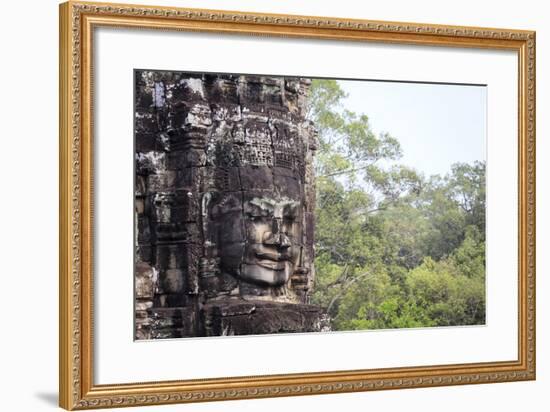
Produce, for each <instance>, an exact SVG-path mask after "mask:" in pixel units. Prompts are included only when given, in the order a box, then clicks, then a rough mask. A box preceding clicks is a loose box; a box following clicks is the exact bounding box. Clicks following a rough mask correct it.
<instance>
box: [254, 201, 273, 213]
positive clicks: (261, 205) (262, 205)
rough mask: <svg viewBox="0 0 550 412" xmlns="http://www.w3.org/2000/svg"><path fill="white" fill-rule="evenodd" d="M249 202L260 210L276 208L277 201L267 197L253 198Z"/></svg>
mask: <svg viewBox="0 0 550 412" xmlns="http://www.w3.org/2000/svg"><path fill="white" fill-rule="evenodd" d="M249 204H250V205H251V206H254V207H256V208H258V209H260V210H271V211H272V210H274V209H275V203H274V202H272V201H269V200H266V199H252V200H251V201H250V202H249Z"/></svg>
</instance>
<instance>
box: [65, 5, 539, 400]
mask: <svg viewBox="0 0 550 412" xmlns="http://www.w3.org/2000/svg"><path fill="white" fill-rule="evenodd" d="M99 26H111V27H113V26H115V27H132V28H149V29H159V30H180V31H201V32H216V33H221V34H231V33H237V34H250V35H260V36H284V37H297V38H310V39H338V40H343V41H368V42H383V43H398V44H407V45H423V46H426V45H433V46H446V47H463V48H481V49H506V50H512V51H515V52H516V53H517V55H518V59H519V60H518V63H519V64H518V67H519V73H518V80H519V83H518V90H519V93H518V107H519V111H518V124H519V129H518V149H519V170H518V182H519V187H518V199H519V205H518V206H519V232H518V239H519V251H518V258H519V273H518V282H519V288H518V290H519V295H518V303H519V305H518V312H517V313H518V326H519V327H518V329H519V331H518V336H517V339H518V349H519V350H518V358H517V360H515V361H503V362H485V363H471V364H452V365H434V366H420V367H398V368H388V369H367V370H342V371H332V372H319V373H317V372H316V373H297V374H296V373H293V374H283V375H263V376H252V377H215V378H212V379H196V380H185V381H163V382H148V383H133V384H113V385H96V384H94V379H93V376H94V367H93V365H94V355H93V353H94V352H93V322H92V319H93V318H92V317H93V313H94V308H93V300H92V296H93V267H92V254H93V219H94V215H93V196H92V189H93V172H94V169H93V164H94V162H93V150H92V148H93V145H92V128H93V124H92V109H93V108H92V97H91V93H92V69H93V59H92V49H93V30H94V28H96V27H99ZM59 178H60V183H59V185H60V199H59V202H60V215H59V216H60V257H59V258H60V280H59V281H60V308H59V309H60V310H59V314H60V317H59V321H60V335H59V337H60V364H59V404H60V406H61V407H63V408H65V409H68V410H76V409H91V408H106V407H122V406H139V405H161V404H171V403H183V402H200V401H214V400H229V399H251V398H266V397H279V396H295V395H308V394H326V393H343V392H355V391H370V390H383V389H398V388H416V387H431V386H444V385H465V384H475V383H492V382H507V381H519V380H533V379H535V32H533V31H524V30H508V29H492V28H477V27H458V26H443V25H431V24H417V23H396V22H384V21H368V20H353V19H337V18H330V17H307V16H291V15H275V14H256V13H245V12H233V11H212V10H198V9H182V8H173V7H156V6H141V5H140V6H134V5H128V4H108V3H90V2H79V1H69V2H66V3H63V4H61V5H60V176H59Z"/></svg>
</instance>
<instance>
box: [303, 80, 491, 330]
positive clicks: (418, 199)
mask: <svg viewBox="0 0 550 412" xmlns="http://www.w3.org/2000/svg"><path fill="white" fill-rule="evenodd" d="M345 97H346V94H345V92H344V91H343V90H342V89H341V88H340V86H339V85H338V82H337V81H336V80H314V81H313V82H312V87H311V90H310V112H309V117H310V118H311V120H313V121H314V122H315V124H316V126H317V128H318V130H319V149H318V152H317V156H316V160H315V161H316V163H315V169H316V170H315V172H316V191H317V204H316V232H315V233H316V258H315V267H316V279H315V287H314V293H313V295H312V303H315V304H318V305H321V306H323V307H325V308H326V309H327V312H328V314H329V316H330V318H331V322H332V328H333V330H350V329H379V328H407V327H425V326H451V325H473V324H483V323H484V322H485V162H481V161H476V162H474V163H473V164H466V163H456V164H453V165H449V166H450V170H449V172H448V173H447V174H446V175H445V176H439V175H435V176H429V177H426V176H424V175H423V174H422V173H420V172H419V171H417V170H415V169H414V168H412V167H409V166H406V165H402V164H400V163H399V161H400V159H401V157H402V148H401V145H400V144H399V141H398V140H397V139H396V138H395V137H393V136H391V135H390V134H388V133H380V134H375V133H374V132H373V130H372V128H371V125H370V123H369V118H368V116H367V115H365V114H358V113H354V112H351V111H349V110H347V109H345V107H344V105H343V100H344V99H345Z"/></svg>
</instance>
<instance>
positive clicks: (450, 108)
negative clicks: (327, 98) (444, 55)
mask: <svg viewBox="0 0 550 412" xmlns="http://www.w3.org/2000/svg"><path fill="white" fill-rule="evenodd" d="M338 82H339V84H340V86H341V87H342V88H343V89H344V90H345V91H346V93H348V95H349V96H348V98H347V99H346V100H345V101H344V106H345V108H346V109H348V110H351V111H354V112H357V113H364V114H366V115H367V116H368V117H369V122H370V124H371V127H372V129H373V130H374V132H375V133H379V132H388V133H390V135H392V136H393V137H395V138H397V139H398V140H399V142H400V143H401V147H402V149H403V157H402V158H401V160H400V163H402V164H405V165H407V166H412V167H414V168H415V169H417V170H419V171H421V172H423V173H424V174H425V175H426V176H429V175H432V174H441V175H444V174H446V173H447V172H449V171H450V166H451V164H453V163H455V162H467V163H472V162H473V161H474V160H485V158H486V116H487V112H486V103H487V101H486V98H487V96H486V93H487V88H486V87H484V86H470V85H467V86H464V85H447V84H424V83H397V82H396V83H393V82H378V81H363V80H345V81H344V80H339V81H338Z"/></svg>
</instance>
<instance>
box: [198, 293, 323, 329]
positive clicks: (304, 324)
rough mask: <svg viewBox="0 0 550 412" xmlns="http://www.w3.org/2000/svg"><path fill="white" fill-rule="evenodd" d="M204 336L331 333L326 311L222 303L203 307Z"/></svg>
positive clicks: (275, 304)
mask: <svg viewBox="0 0 550 412" xmlns="http://www.w3.org/2000/svg"><path fill="white" fill-rule="evenodd" d="M202 314H203V317H204V318H203V319H204V325H205V328H204V334H205V336H228V335H256V334H271V333H304V332H325V331H329V330H330V328H329V319H328V317H327V315H326V314H325V312H324V310H323V308H321V307H320V306H316V305H307V304H300V303H280V302H266V301H245V300H239V299H238V300H234V301H233V300H223V301H218V302H213V303H208V304H206V305H205V306H204V307H203V312H202Z"/></svg>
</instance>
